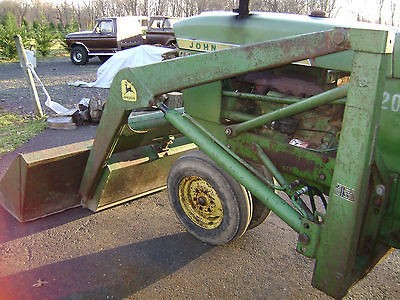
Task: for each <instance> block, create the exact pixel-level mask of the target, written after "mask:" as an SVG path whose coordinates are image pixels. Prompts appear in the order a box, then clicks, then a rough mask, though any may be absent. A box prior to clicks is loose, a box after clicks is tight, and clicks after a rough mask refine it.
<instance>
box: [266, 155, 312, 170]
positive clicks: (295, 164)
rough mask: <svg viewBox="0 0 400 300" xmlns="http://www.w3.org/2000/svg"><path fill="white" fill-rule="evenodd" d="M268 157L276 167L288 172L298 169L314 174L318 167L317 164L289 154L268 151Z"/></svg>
mask: <svg viewBox="0 0 400 300" xmlns="http://www.w3.org/2000/svg"><path fill="white" fill-rule="evenodd" d="M267 155H268V156H269V158H270V159H271V160H272V161H273V162H275V164H276V165H279V166H280V167H281V168H282V169H287V170H288V169H292V168H297V169H299V170H301V171H303V172H307V171H308V172H314V171H315V169H316V167H317V166H316V164H315V162H313V161H310V160H308V159H305V158H304V157H299V156H296V155H294V154H291V153H287V152H272V151H267Z"/></svg>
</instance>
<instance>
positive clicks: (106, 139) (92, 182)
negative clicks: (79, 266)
mask: <svg viewBox="0 0 400 300" xmlns="http://www.w3.org/2000/svg"><path fill="white" fill-rule="evenodd" d="M174 31H175V36H176V38H177V43H178V46H179V49H178V50H179V57H177V58H174V59H171V60H166V61H163V62H161V63H157V64H151V65H146V66H142V67H138V68H133V69H124V70H122V71H120V72H119V73H118V74H117V75H116V77H115V78H114V80H113V84H112V87H111V90H110V96H109V99H108V102H107V105H106V108H105V111H104V113H103V116H102V119H101V121H100V124H99V126H98V129H97V134H96V138H95V140H94V141H87V142H83V143H79V144H75V145H68V146H64V147H61V148H55V149H48V150H46V151H41V152H35V153H28V154H22V155H20V157H19V158H18V159H17V160H16V161H15V162H14V164H13V165H12V166H11V168H10V169H9V171H8V173H7V174H6V175H5V177H4V178H3V180H2V182H1V183H0V187H1V197H0V198H1V203H2V204H3V206H4V207H5V208H6V209H7V210H8V211H10V212H11V213H12V214H13V215H14V216H16V217H17V218H18V219H19V220H20V221H27V220H32V219H35V218H39V217H43V216H45V215H47V214H51V213H55V212H57V211H61V210H63V209H66V208H68V207H72V206H76V205H82V206H84V207H88V208H90V209H91V210H93V211H98V210H101V209H104V208H107V207H109V206H112V205H115V204H118V203H121V202H123V201H128V200H130V199H133V198H137V197H141V196H143V195H145V194H147V193H150V192H154V191H158V190H160V189H162V188H164V187H165V186H167V188H168V194H169V198H170V202H171V205H172V207H173V209H174V211H175V213H176V215H177V217H178V219H179V220H180V221H181V222H182V224H183V225H184V226H185V227H186V229H187V230H188V232H190V233H191V234H193V235H194V236H195V237H197V238H198V239H200V240H202V241H204V242H207V243H210V244H215V245H220V244H224V243H228V242H230V241H232V240H234V239H236V238H239V237H240V236H242V235H243V234H244V233H245V232H246V230H248V229H251V228H254V227H256V226H258V225H260V224H261V223H262V222H263V221H264V220H265V219H267V217H268V215H269V213H270V211H273V212H274V213H275V214H276V215H277V216H279V217H280V218H281V219H282V220H283V221H284V222H286V223H287V224H288V225H289V226H290V227H291V228H292V229H293V230H295V231H296V232H297V233H298V241H297V251H298V252H299V253H301V254H303V255H305V256H307V257H310V258H314V259H315V269H314V275H313V282H312V284H313V286H314V287H316V288H318V289H320V290H322V291H323V292H325V293H326V294H328V295H331V296H334V297H342V296H344V295H345V294H346V292H347V290H348V289H349V288H350V286H351V285H352V284H353V283H355V282H356V281H357V280H359V279H360V278H362V277H363V276H364V275H365V274H366V273H367V272H368V271H369V270H370V269H371V268H373V266H374V265H375V264H376V263H377V262H378V261H379V260H380V259H381V258H382V257H383V256H384V255H385V254H386V253H387V252H388V251H390V249H392V248H399V246H400V184H399V179H400V178H399V176H400V134H399V132H400V30H398V31H396V30H394V29H387V28H383V27H378V26H376V25H374V26H372V25H368V24H362V23H355V24H343V23H339V22H337V21H335V20H332V19H328V18H322V17H312V16H296V15H285V14H276V13H251V12H249V10H248V1H240V7H239V9H238V10H237V11H236V12H233V13H214V14H204V15H199V16H196V17H192V18H188V19H184V20H182V21H180V22H178V23H176V24H175V25H174ZM170 92H182V94H183V103H184V105H183V106H184V108H176V107H174V106H176V105H173V104H172V105H170V104H169V103H168V100H166V99H167V97H165V95H167V94H168V93H170ZM132 111H135V112H142V113H139V114H136V115H135V116H133V117H132V115H131V112H132ZM59 172H62V173H63V174H65V176H63V178H62V179H61V178H59V177H57V176H56V174H58V173H59Z"/></svg>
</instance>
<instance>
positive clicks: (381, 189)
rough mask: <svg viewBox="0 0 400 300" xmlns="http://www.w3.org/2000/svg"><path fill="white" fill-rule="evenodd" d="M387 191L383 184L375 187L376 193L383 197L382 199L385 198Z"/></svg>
mask: <svg viewBox="0 0 400 300" xmlns="http://www.w3.org/2000/svg"><path fill="white" fill-rule="evenodd" d="M385 191H386V188H385V186H384V185H383V184H378V185H377V186H376V187H375V192H376V194H377V195H378V196H381V197H383V196H385Z"/></svg>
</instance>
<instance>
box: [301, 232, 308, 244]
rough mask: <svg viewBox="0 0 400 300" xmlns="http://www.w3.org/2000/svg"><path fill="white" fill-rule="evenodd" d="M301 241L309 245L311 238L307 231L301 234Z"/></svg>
mask: <svg viewBox="0 0 400 300" xmlns="http://www.w3.org/2000/svg"><path fill="white" fill-rule="evenodd" d="M299 242H300V243H301V244H303V245H307V244H308V243H309V242H310V238H309V237H308V235H307V234H305V233H300V234H299Z"/></svg>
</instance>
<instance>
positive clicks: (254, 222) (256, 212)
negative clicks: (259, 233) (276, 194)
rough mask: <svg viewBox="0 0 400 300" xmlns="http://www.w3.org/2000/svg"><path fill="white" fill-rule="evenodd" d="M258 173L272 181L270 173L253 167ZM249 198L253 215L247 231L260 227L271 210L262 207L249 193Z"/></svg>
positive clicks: (258, 167) (259, 167)
mask: <svg viewBox="0 0 400 300" xmlns="http://www.w3.org/2000/svg"><path fill="white" fill-rule="evenodd" d="M253 166H254V167H255V168H256V169H257V170H258V171H259V172H261V173H263V174H264V176H265V177H267V178H268V179H269V180H271V181H274V178H273V176H272V174H271V173H270V172H268V171H267V170H265V169H264V168H262V167H261V166H256V165H253ZM249 197H250V198H251V201H252V203H253V214H252V217H251V221H250V224H249V227H248V229H247V230H250V229H253V228H256V227H257V226H259V225H261V224H262V223H263V222H264V221H265V220H266V219H267V218H268V216H269V215H270V213H271V210H270V209H269V208H268V207H266V206H265V205H264V203H262V202H261V201H260V200H258V199H257V197H256V196H254V195H253V194H251V193H250V192H249Z"/></svg>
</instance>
